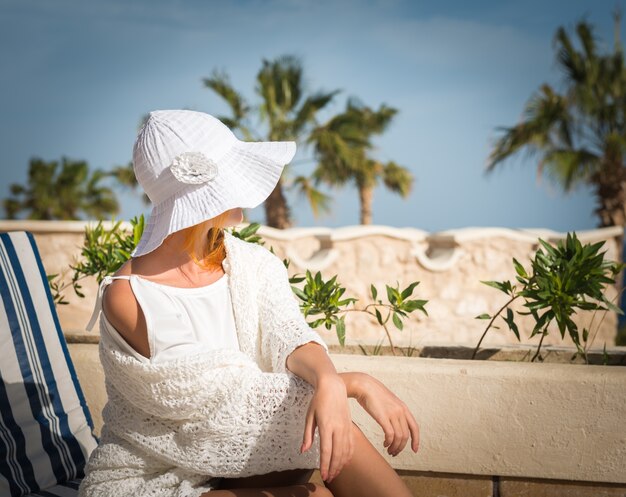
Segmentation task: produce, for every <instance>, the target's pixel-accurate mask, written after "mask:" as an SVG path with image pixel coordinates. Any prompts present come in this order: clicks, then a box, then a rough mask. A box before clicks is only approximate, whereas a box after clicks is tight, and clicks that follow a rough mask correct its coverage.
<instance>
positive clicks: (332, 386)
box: [300, 374, 354, 482]
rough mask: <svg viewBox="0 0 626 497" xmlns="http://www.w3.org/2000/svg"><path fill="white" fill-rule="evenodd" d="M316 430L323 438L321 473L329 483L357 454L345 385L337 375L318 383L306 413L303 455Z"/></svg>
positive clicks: (321, 443)
mask: <svg viewBox="0 0 626 497" xmlns="http://www.w3.org/2000/svg"><path fill="white" fill-rule="evenodd" d="M316 426H317V428H318V431H319V437H320V473H321V475H322V479H323V480H324V481H326V482H330V481H332V479H333V478H334V477H335V476H337V475H338V474H339V472H340V471H341V469H342V468H343V467H344V466H345V465H346V464H347V463H348V462H350V460H351V459H352V454H353V450H354V442H353V434H352V416H351V415H350V406H349V404H348V395H347V390H346V385H345V383H344V382H343V380H342V379H341V377H340V376H339V375H337V374H332V375H327V376H325V377H323V378H321V379H320V380H319V382H318V383H317V386H316V388H315V393H314V394H313V397H312V398H311V403H310V404H309V409H308V410H307V413H306V421H305V426H304V439H303V443H302V447H301V448H300V452H305V451H307V450H309V449H310V448H311V445H312V444H313V436H314V433H315V427H316Z"/></svg>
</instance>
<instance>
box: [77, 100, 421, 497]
mask: <svg viewBox="0 0 626 497" xmlns="http://www.w3.org/2000/svg"><path fill="white" fill-rule="evenodd" d="M294 154H295V143H294V142H241V141H239V140H238V139H237V138H236V137H235V135H234V134H233V133H232V132H231V131H230V130H229V129H228V128H227V127H226V126H225V125H224V124H222V123H221V122H220V121H219V120H217V119H216V118H214V117H213V116H210V115H208V114H205V113H201V112H195V111H188V110H159V111H153V112H151V113H150V116H149V118H148V120H147V121H146V123H145V124H144V126H143V127H142V128H141V130H140V132H139V135H138V137H137V140H136V142H135V145H134V147H133V166H134V171H135V175H136V177H137V180H138V182H139V183H140V184H141V185H142V187H143V188H144V190H145V191H146V193H147V194H148V196H149V197H150V199H151V200H152V202H153V204H154V207H153V210H152V213H151V215H150V219H149V221H148V224H147V226H146V229H145V230H144V233H143V235H142V238H141V240H139V243H138V244H137V247H136V248H135V250H134V251H133V253H132V254H131V256H132V257H131V259H130V260H129V261H127V263H126V264H124V265H123V266H122V267H121V268H120V269H119V270H118V272H117V273H116V274H115V275H114V276H113V277H107V278H105V280H103V282H102V284H101V287H100V290H99V295H98V300H97V303H96V308H95V309H94V314H93V316H92V319H91V321H90V323H89V325H88V326H87V328H88V329H90V328H91V327H92V326H93V324H94V322H95V318H96V317H97V316H98V315H100V318H101V319H100V332H101V339H100V357H101V360H102V362H103V366H104V370H105V380H106V383H107V393H108V397H109V398H108V402H107V405H106V406H105V409H104V411H103V419H104V425H103V428H102V434H101V440H100V444H99V446H98V448H97V449H96V450H95V451H94V452H93V453H92V454H91V456H90V458H89V461H88V464H87V467H86V468H85V478H84V479H83V481H82V483H81V487H80V491H79V495H80V496H81V497H88V496H89V497H91V496H93V497H95V496H100V495H116V496H120V497H121V496H123V495H133V496H134V497H141V496H143V495H146V496H147V495H150V496H157V495H158V496H168V497H169V496H172V497H173V496H177V497H183V496H193V497H198V496H211V497H220V496H239V497H247V496H250V497H252V496H261V495H262V496H274V497H287V496H299V495H302V496H309V495H310V496H313V495H316V496H317V495H320V496H323V495H325V496H329V495H334V496H335V497H343V496H345V497H347V496H353V495H358V496H360V497H367V496H372V497H373V496H377V497H381V496H390V497H391V496H393V497H403V496H407V497H408V496H410V495H411V494H410V492H409V490H408V489H407V487H406V486H405V485H404V483H403V482H402V480H401V479H400V478H399V476H398V475H397V474H396V473H395V471H394V470H393V469H392V468H391V466H390V465H389V464H388V463H387V462H386V461H385V459H384V458H383V457H382V456H381V455H380V454H379V453H378V451H377V450H376V449H375V448H374V447H373V446H372V444H371V443H370V442H369V441H368V440H367V438H366V437H365V436H364V435H363V433H362V432H361V431H360V429H359V428H358V427H357V426H356V424H354V423H353V422H352V420H351V416H350V410H349V404H348V398H349V397H353V398H356V399H357V400H358V402H359V403H360V405H361V406H363V408H364V409H365V410H366V411H367V412H368V413H369V414H370V415H371V416H372V417H373V418H374V419H375V420H376V422H377V423H378V424H379V425H380V426H381V427H382V429H383V431H384V433H385V447H387V451H388V453H389V454H391V455H394V456H395V455H397V454H398V453H399V452H400V451H401V450H403V449H404V447H405V446H406V444H407V442H408V440H409V438H411V442H412V443H411V446H412V449H413V451H415V452H416V451H417V449H418V439H419V430H418V425H417V423H416V422H415V419H414V418H413V415H412V414H411V413H410V412H409V410H408V409H407V407H406V405H405V404H404V403H403V402H402V401H401V400H400V399H398V398H397V397H396V396H395V395H394V394H393V393H392V392H390V391H389V390H388V389H387V388H386V387H385V386H384V385H383V384H382V383H380V382H379V381H377V380H376V379H374V378H373V377H371V376H369V375H367V374H364V373H359V372H350V373H341V374H338V373H337V371H336V369H335V368H334V366H333V363H332V362H331V360H330V358H329V356H328V353H327V352H328V349H327V347H326V345H325V343H324V342H323V340H322V339H321V337H320V336H319V335H318V334H317V333H316V332H314V331H313V330H312V329H311V328H310V327H309V326H308V324H307V323H306V321H305V320H304V317H303V316H302V314H301V312H300V310H299V306H298V304H297V301H296V299H295V298H294V296H293V294H292V292H291V289H290V285H289V281H288V276H287V271H286V268H285V266H284V264H283V263H282V261H281V260H280V259H279V258H278V257H277V256H276V255H274V254H273V253H272V252H270V251H269V250H267V249H266V248H265V247H263V246H261V245H258V244H254V243H248V242H245V241H243V240H240V239H238V238H237V237H235V236H233V235H232V234H230V233H228V232H227V231H225V230H224V227H226V226H233V225H236V224H238V223H240V222H241V221H242V208H244V207H255V206H257V205H259V204H260V203H261V202H263V200H265V199H266V198H267V196H269V194H270V193H271V192H272V190H273V188H274V187H275V185H276V183H277V181H278V179H279V177H280V174H281V172H282V169H283V167H284V165H285V164H287V163H288V162H289V161H290V160H291V159H292V157H293V155H294ZM109 284H110V286H111V287H110V289H108V291H106V292H104V289H105V288H107V285H109ZM100 310H102V311H103V312H102V313H100V312H99V311H100ZM315 468H319V470H320V473H321V476H322V479H323V480H324V483H325V487H323V486H320V485H314V484H311V483H308V480H309V478H310V476H311V473H312V471H313V469H315Z"/></svg>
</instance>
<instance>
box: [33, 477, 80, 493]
mask: <svg viewBox="0 0 626 497" xmlns="http://www.w3.org/2000/svg"><path fill="white" fill-rule="evenodd" d="M78 485H80V478H78V479H76V480H69V481H66V482H65V483H61V484H59V485H55V486H54V487H50V488H46V489H45V490H39V491H38V492H33V493H32V494H28V495H27V496H26V497H76V496H77V495H78Z"/></svg>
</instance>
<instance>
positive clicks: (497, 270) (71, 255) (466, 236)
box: [0, 221, 622, 349]
mask: <svg viewBox="0 0 626 497" xmlns="http://www.w3.org/2000/svg"><path fill="white" fill-rule="evenodd" d="M91 223H92V224H95V222H91ZM85 224H86V223H85V222H82V221H29V222H26V221H0V231H7V230H24V229H26V230H29V231H31V232H32V233H33V234H34V236H35V239H36V241H37V244H38V246H39V249H40V251H41V256H42V259H43V263H44V266H45V268H46V272H47V273H48V274H52V273H57V272H63V271H65V273H66V274H67V280H68V281H69V279H70V275H71V273H70V272H69V264H71V263H74V262H75V261H77V260H78V257H79V255H80V247H81V246H82V242H83V233H84V229H85ZM106 224H108V225H110V223H105V225H106ZM127 226H129V225H127ZM621 232H622V229H621V228H619V227H613V228H604V229H597V230H590V231H578V232H577V235H578V238H579V239H580V240H581V241H582V242H583V243H587V242H589V243H593V242H596V241H599V240H605V241H606V243H605V245H604V246H603V247H602V251H605V250H606V252H607V253H606V255H605V257H606V258H607V259H611V260H617V259H618V255H617V253H616V244H615V239H614V237H615V236H616V235H617V234H618V233H621ZM259 233H260V234H261V235H262V236H263V238H264V239H265V240H266V242H267V243H266V246H268V247H269V246H272V247H274V249H275V251H276V252H277V254H278V255H280V256H281V257H289V259H290V260H291V266H290V274H293V273H296V272H303V271H304V270H305V269H306V268H309V269H311V270H313V271H316V270H320V271H322V274H323V275H324V276H326V277H331V276H332V275H334V274H338V281H339V282H341V283H342V284H343V285H344V286H345V287H346V288H347V291H346V294H345V295H346V296H353V297H357V298H359V299H360V302H361V305H363V304H365V303H367V302H369V285H370V283H374V284H375V285H376V286H377V288H378V289H379V293H382V295H383V296H384V294H385V292H384V284H385V283H388V284H391V285H395V283H396V281H398V282H399V283H400V285H401V286H402V287H404V286H406V285H408V284H409V283H410V282H412V281H420V284H419V285H418V286H417V287H416V289H415V291H414V298H420V299H426V300H428V301H429V302H428V304H427V305H426V310H427V311H428V314H429V316H425V315H424V314H423V313H421V312H419V311H416V312H414V313H413V316H412V317H411V319H410V321H409V322H407V323H406V324H405V329H404V330H403V331H399V330H397V329H395V327H393V325H392V326H391V331H392V337H393V339H394V341H395V343H396V345H402V346H408V345H413V346H415V345H420V346H424V345H427V344H457V345H467V346H475V345H476V344H477V342H478V340H479V338H480V336H481V334H482V332H483V331H484V327H485V326H486V322H485V321H483V320H477V319H474V317H475V316H477V315H479V314H482V313H485V312H486V313H489V314H492V313H494V312H496V311H497V310H498V309H499V308H500V307H501V306H502V305H503V304H504V302H506V300H507V296H506V295H505V294H503V293H501V292H499V291H498V290H496V289H494V288H491V287H489V286H487V285H484V284H482V283H480V280H504V279H508V280H511V281H512V282H513V283H516V281H515V271H514V269H513V264H512V258H513V257H515V258H517V259H518V260H519V261H520V262H521V263H522V264H523V265H524V266H525V267H526V268H527V269H528V270H530V262H529V261H530V257H531V256H532V255H533V254H534V252H535V250H536V248H537V246H538V245H539V244H538V242H537V238H538V237H541V238H542V239H543V240H546V241H549V242H556V241H557V240H558V239H560V238H562V237H564V235H565V234H564V233H557V232H553V231H550V230H541V229H536V230H522V229H519V230H513V229H506V228H464V229H456V230H450V231H444V232H438V233H427V232H424V231H421V230H418V229H414V228H392V227H388V226H348V227H342V228H335V229H329V228H292V229H288V230H276V229H273V228H269V227H266V226H263V227H261V229H260V230H259ZM81 284H82V286H83V289H82V291H84V293H85V294H86V298H85V299H82V298H79V297H77V296H76V295H75V294H74V292H73V290H72V289H71V288H69V289H68V290H67V291H66V292H65V295H66V299H67V300H69V301H70V303H71V305H69V306H58V311H59V316H60V320H61V324H62V326H63V329H64V331H65V332H66V333H82V332H83V331H84V327H85V325H86V324H87V321H88V320H89V317H90V315H91V310H92V309H93V302H94V298H95V292H96V282H95V279H94V278H88V279H85V280H82V281H81ZM381 291H382V292H381ZM615 296H616V291H615V288H612V287H611V288H609V289H608V291H607V297H608V298H614V297H615ZM515 309H519V310H525V308H523V307H522V306H517V307H515ZM603 314H606V315H603ZM592 316H593V312H591V311H585V312H583V311H581V312H579V313H578V314H577V315H575V316H574V321H575V322H576V323H577V324H578V326H579V329H581V330H582V328H583V326H586V327H588V326H589V322H590V320H591V318H592ZM516 321H517V322H518V324H519V326H520V331H521V335H522V343H528V344H534V345H536V344H537V343H538V341H539V336H535V337H533V338H532V339H531V340H528V338H527V337H528V335H529V334H530V330H531V329H532V318H531V317H530V316H516ZM346 323H347V343H348V344H352V345H357V344H369V345H372V344H376V343H377V342H379V341H380V340H381V339H384V333H383V331H382V329H381V328H380V327H379V326H378V324H377V323H376V321H375V319H373V318H371V317H370V316H368V315H366V314H364V313H358V312H350V313H348V315H347V318H346ZM500 324H501V325H502V326H501V329H500V330H495V329H492V330H490V331H489V333H487V336H486V338H485V340H484V341H483V345H484V346H488V345H500V344H507V343H518V342H517V339H516V338H515V336H514V335H513V333H512V332H510V331H509V330H508V329H506V328H505V327H506V325H505V324H504V322H503V321H501V320H500ZM598 324H600V326H599V328H598V332H597V334H596V335H595V336H594V337H593V343H592V347H593V348H599V349H602V347H603V345H604V343H606V345H607V347H609V346H611V345H614V343H615V335H616V330H617V316H616V315H615V314H614V313H600V312H599V313H597V316H596V317H595V319H594V321H593V328H594V329H595V328H596V327H597V326H598ZM318 331H319V332H320V334H321V335H322V336H323V337H324V339H325V340H326V342H327V343H329V344H336V343H337V339H336V337H335V334H334V330H331V331H327V330H325V329H324V328H323V327H322V328H320V329H318ZM94 333H97V331H96V330H94ZM385 343H386V342H385ZM543 344H545V345H549V344H559V345H569V346H571V345H573V343H572V341H571V339H570V338H569V336H567V335H566V338H565V340H562V339H561V337H560V334H559V333H558V329H557V328H556V327H555V328H554V329H552V330H551V333H550V335H548V336H547V337H546V338H545V339H544V342H543Z"/></svg>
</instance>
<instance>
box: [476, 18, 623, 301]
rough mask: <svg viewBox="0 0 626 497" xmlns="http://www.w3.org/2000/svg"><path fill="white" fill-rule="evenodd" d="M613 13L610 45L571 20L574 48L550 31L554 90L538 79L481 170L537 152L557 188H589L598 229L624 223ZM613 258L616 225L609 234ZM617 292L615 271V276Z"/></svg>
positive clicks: (619, 74)
mask: <svg viewBox="0 0 626 497" xmlns="http://www.w3.org/2000/svg"><path fill="white" fill-rule="evenodd" d="M620 17H621V15H620V12H619V11H616V12H615V14H614V19H615V35H614V46H613V51H612V52H609V53H600V52H599V50H598V43H597V40H596V37H595V36H594V33H593V28H592V26H591V25H589V24H588V23H587V22H584V21H581V22H579V23H578V24H577V25H576V34H577V35H578V40H579V43H580V48H576V47H575V46H574V42H573V41H572V39H571V38H570V36H569V35H568V34H567V32H566V31H565V29H564V28H563V27H560V28H559V29H558V30H557V32H556V36H555V46H556V52H557V63H558V65H559V66H560V68H561V70H562V71H563V73H564V76H565V78H564V81H565V83H564V88H563V91H561V92H559V91H557V90H556V89H554V88H553V87H552V86H550V85H548V84H543V85H542V86H541V87H540V88H539V90H538V91H537V92H536V93H535V94H534V95H533V96H532V97H531V98H530V100H529V101H528V102H527V104H526V107H525V112H524V117H523V119H522V120H521V122H519V123H518V124H517V125H515V126H513V127H510V128H507V127H505V128H501V129H502V130H503V134H502V136H501V137H500V138H499V139H498V140H497V141H496V143H495V146H494V147H493V150H492V152H491V154H490V157H489V161H488V164H487V169H486V172H490V171H492V170H493V169H494V167H495V166H496V165H498V164H500V163H501V162H502V161H504V160H505V159H507V158H509V157H510V156H512V155H514V154H516V153H517V152H519V151H521V150H523V149H524V150H526V151H528V152H530V153H531V154H536V155H538V156H539V162H538V168H537V173H538V175H539V176H540V175H541V174H542V172H544V171H545V172H547V173H548V175H549V176H551V177H552V178H553V179H554V180H555V181H556V182H557V183H560V184H561V185H562V187H563V189H564V191H565V192H569V191H571V190H572V189H573V187H574V186H576V185H579V184H589V185H591V186H592V188H593V189H594V192H595V195H596V200H597V208H596V209H595V210H594V213H595V214H597V216H598V218H599V223H598V224H599V227H605V226H622V227H623V226H624V225H625V224H626V168H625V167H624V152H625V151H626V70H625V68H624V55H623V50H622V44H621V42H620V38H619V30H620ZM616 242H617V254H618V258H619V259H620V260H622V258H623V257H622V254H623V250H624V233H623V231H622V232H621V233H620V235H618V236H617V237H616ZM616 281H617V285H616V287H617V291H618V294H619V292H621V289H622V286H623V271H620V274H619V275H618V276H617V278H616Z"/></svg>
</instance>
